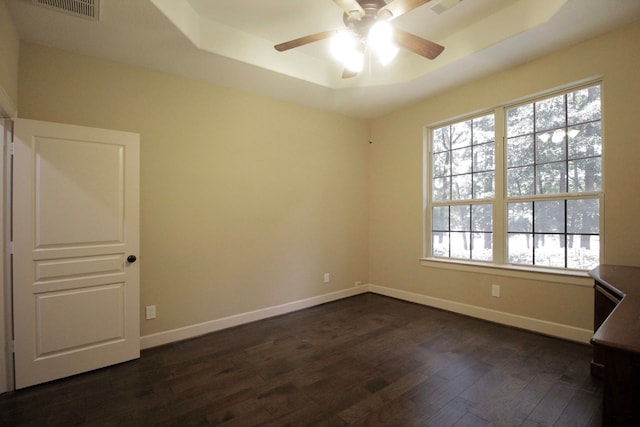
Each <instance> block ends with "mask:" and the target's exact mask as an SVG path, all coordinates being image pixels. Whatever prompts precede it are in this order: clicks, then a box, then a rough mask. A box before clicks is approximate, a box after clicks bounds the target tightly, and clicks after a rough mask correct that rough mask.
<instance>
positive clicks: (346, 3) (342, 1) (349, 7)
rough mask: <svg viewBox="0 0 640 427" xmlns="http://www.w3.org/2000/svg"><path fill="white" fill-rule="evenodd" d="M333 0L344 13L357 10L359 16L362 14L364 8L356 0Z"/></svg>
mask: <svg viewBox="0 0 640 427" xmlns="http://www.w3.org/2000/svg"><path fill="white" fill-rule="evenodd" d="M333 2H334V3H335V4H337V5H338V7H340V9H342V10H344V13H346V14H347V16H348V15H349V14H350V12H353V11H356V12H358V15H360V17H363V16H364V9H363V8H362V6H360V3H358V2H357V1H356V0H333Z"/></svg>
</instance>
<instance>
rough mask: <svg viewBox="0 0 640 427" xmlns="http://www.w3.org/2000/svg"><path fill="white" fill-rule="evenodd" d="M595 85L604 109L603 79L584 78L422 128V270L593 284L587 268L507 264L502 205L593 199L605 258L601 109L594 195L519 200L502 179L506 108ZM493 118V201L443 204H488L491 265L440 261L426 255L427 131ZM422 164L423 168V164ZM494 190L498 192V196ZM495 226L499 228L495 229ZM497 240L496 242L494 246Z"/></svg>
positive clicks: (429, 239)
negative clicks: (598, 185)
mask: <svg viewBox="0 0 640 427" xmlns="http://www.w3.org/2000/svg"><path fill="white" fill-rule="evenodd" d="M595 85H600V102H601V105H604V101H603V100H604V97H605V96H604V83H603V78H602V76H598V77H595V78H593V79H587V80H583V81H580V82H577V83H575V84H570V85H563V86H562V87H558V88H555V89H552V90H549V91H545V92H541V93H537V94H535V95H532V96H530V97H526V98H521V99H518V100H517V101H511V102H508V103H504V104H501V105H498V106H494V107H492V108H488V109H485V110H478V111H475V112H473V113H470V114H465V115H461V116H457V117H454V118H450V119H447V120H444V121H439V122H436V123H432V124H430V125H427V126H425V127H424V128H423V156H424V158H423V215H422V217H423V233H422V241H423V257H422V258H420V264H421V265H422V266H425V267H433V268H441V269H446V270H456V271H465V272H474V273H481V274H492V275H498V276H509V277H519V278H524V279H536V280H540V278H541V275H544V280H545V281H550V282H558V283H566V284H573V285H578V286H592V285H593V281H592V279H590V278H589V277H590V276H589V272H588V271H586V270H575V269H570V268H554V267H538V266H535V265H525V264H509V263H508V262H507V253H506V251H507V220H506V206H507V204H508V203H513V202H517V201H518V200H519V199H522V200H523V201H524V200H526V201H530V200H536V201H537V200H558V199H562V200H569V199H581V198H598V199H599V201H600V234H599V236H600V261H601V262H602V260H604V255H605V254H604V246H605V245H604V235H605V230H604V224H605V223H604V216H605V204H604V203H605V175H606V173H605V170H604V158H605V151H606V144H605V143H604V127H605V124H604V115H605V112H604V108H602V109H601V117H600V121H601V132H602V139H603V144H602V153H601V156H600V158H601V161H602V187H601V188H602V189H601V190H600V191H598V192H587V193H561V194H553V195H531V196H523V197H521V198H520V197H509V196H508V195H507V187H506V185H505V179H506V166H505V165H506V162H505V159H506V148H507V147H506V139H507V135H506V129H507V126H506V110H507V109H510V108H514V107H517V106H519V105H525V104H528V103H532V102H537V101H539V100H543V99H546V98H549V97H553V96H556V95H560V94H565V93H568V92H571V91H577V90H580V89H583V88H587V87H591V86H595ZM488 114H493V115H494V124H495V132H496V139H495V159H494V161H495V171H494V174H495V175H494V176H495V183H494V185H495V197H494V198H492V199H477V200H471V199H469V200H459V201H458V200H456V201H453V200H452V201H448V204H449V205H454V204H470V203H475V202H485V203H487V204H492V205H493V242H494V243H493V262H480V261H474V260H464V259H457V258H444V257H443V258H440V257H433V256H431V253H432V247H431V245H432V236H431V232H432V231H431V215H432V209H431V208H432V204H431V191H432V188H431V186H432V178H433V177H432V176H431V170H432V168H433V165H432V155H431V145H432V144H431V136H432V130H433V129H436V128H438V127H442V126H446V125H449V124H454V123H458V122H461V121H465V120H470V119H474V118H476V117H481V116H483V115H488ZM424 165H426V166H424ZM498 191H500V192H501V194H500V197H498ZM496 225H498V226H496ZM496 242H501V244H499V245H496Z"/></svg>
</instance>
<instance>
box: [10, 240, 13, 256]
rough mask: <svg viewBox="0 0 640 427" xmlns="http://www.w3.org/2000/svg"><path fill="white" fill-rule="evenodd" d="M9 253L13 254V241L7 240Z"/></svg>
mask: <svg viewBox="0 0 640 427" xmlns="http://www.w3.org/2000/svg"><path fill="white" fill-rule="evenodd" d="M9 254H10V255H13V242H9Z"/></svg>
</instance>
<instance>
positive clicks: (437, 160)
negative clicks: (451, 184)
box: [433, 151, 451, 176]
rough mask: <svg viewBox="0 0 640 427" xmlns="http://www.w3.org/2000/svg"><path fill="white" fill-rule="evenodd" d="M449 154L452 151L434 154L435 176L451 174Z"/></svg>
mask: <svg viewBox="0 0 640 427" xmlns="http://www.w3.org/2000/svg"><path fill="white" fill-rule="evenodd" d="M449 156H450V151H445V152H443V153H434V154H433V176H446V175H451V169H450V164H449Z"/></svg>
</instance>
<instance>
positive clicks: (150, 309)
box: [144, 305, 156, 320]
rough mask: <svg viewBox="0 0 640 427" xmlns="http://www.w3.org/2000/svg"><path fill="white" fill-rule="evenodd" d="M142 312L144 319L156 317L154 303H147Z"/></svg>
mask: <svg viewBox="0 0 640 427" xmlns="http://www.w3.org/2000/svg"><path fill="white" fill-rule="evenodd" d="M144 314H145V319H147V320H151V319H155V318H156V306H155V305H148V306H147V307H146V308H145V310H144Z"/></svg>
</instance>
